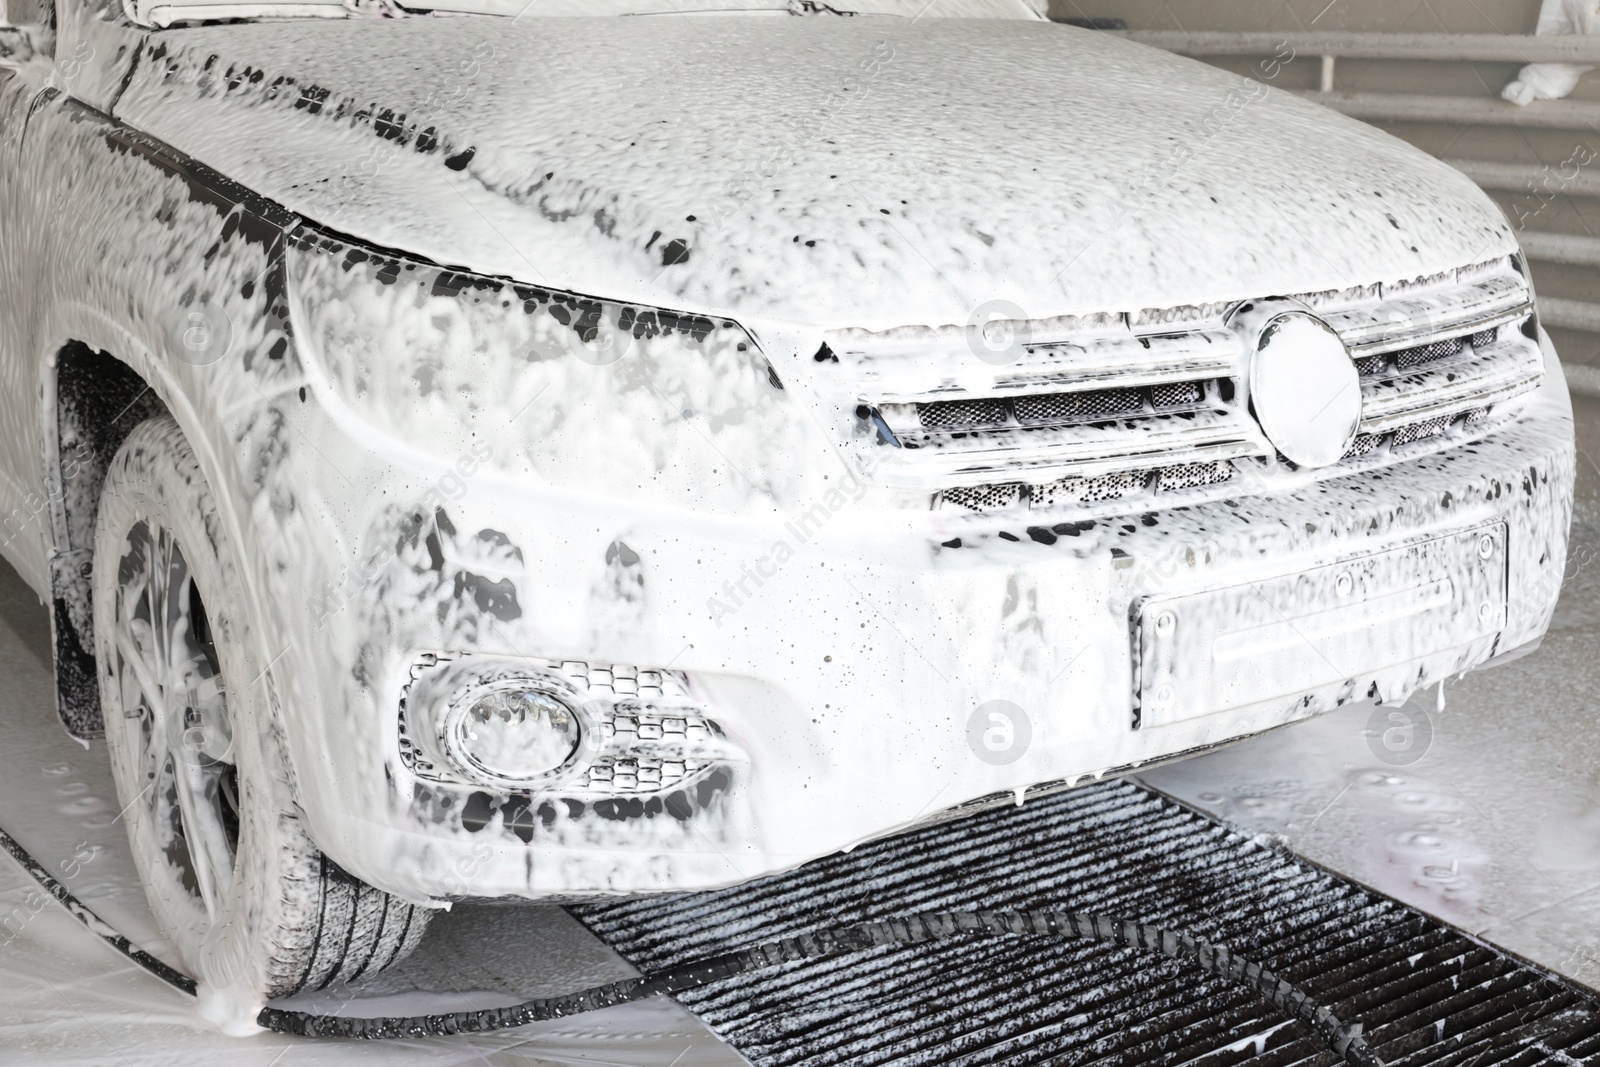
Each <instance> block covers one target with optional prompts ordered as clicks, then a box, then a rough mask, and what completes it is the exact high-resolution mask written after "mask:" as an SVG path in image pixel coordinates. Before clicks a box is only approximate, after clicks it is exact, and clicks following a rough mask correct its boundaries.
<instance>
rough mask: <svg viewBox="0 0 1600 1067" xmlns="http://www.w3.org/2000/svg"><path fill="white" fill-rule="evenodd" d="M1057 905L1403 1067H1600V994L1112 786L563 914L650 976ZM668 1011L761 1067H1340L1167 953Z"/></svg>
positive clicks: (854, 969)
mask: <svg viewBox="0 0 1600 1067" xmlns="http://www.w3.org/2000/svg"><path fill="white" fill-rule="evenodd" d="M1046 906H1060V907H1070V908H1073V909H1078V910H1082V911H1089V912H1098V913H1101V914H1106V915H1112V916H1117V917H1121V918H1127V919H1133V920H1136V921H1140V922H1149V923H1155V924H1159V925H1162V926H1168V927H1174V928H1181V929H1184V930H1186V931H1188V932H1190V933H1192V934H1194V935H1196V936H1199V937H1203V938H1206V939H1208V940H1211V941H1214V942H1217V943H1220V944H1225V945H1227V946H1229V947H1230V948H1232V949H1233V950H1234V951H1236V952H1238V953H1240V954H1242V955H1246V956H1248V957H1249V958H1250V959H1252V960H1254V961H1255V962H1258V963H1261V964H1263V965H1264V966H1267V967H1269V968H1271V969H1273V970H1275V971H1277V972H1278V973H1279V974H1280V975H1282V976H1283V977H1284V978H1286V979H1288V980H1290V981H1292V982H1295V983H1297V984H1298V985H1299V986H1301V988H1303V989H1305V990H1306V991H1307V992H1309V993H1311V994H1312V995H1313V996H1314V997H1315V998H1317V1000H1318V1002H1320V1003H1322V1004H1325V1005H1327V1006H1328V1007H1331V1008H1332V1009H1333V1010H1334V1011H1335V1012H1336V1013H1337V1014H1338V1015H1339V1017H1340V1018H1342V1019H1349V1020H1351V1021H1359V1022H1362V1023H1364V1024H1365V1027H1366V1033H1365V1036H1366V1039H1367V1042H1368V1044H1369V1046H1370V1047H1371V1048H1372V1049H1373V1051H1375V1052H1376V1053H1377V1054H1378V1055H1379V1056H1380V1057H1382V1058H1383V1060H1384V1062H1385V1063H1386V1064H1389V1065H1390V1067H1400V1065H1420V1064H1438V1065H1459V1067H1489V1065H1491V1064H1497V1065H1501V1064H1515V1065H1518V1067H1524V1065H1532V1064H1546V1063H1548V1064H1569V1065H1570V1064H1591V1063H1593V1064H1600V998H1597V997H1596V996H1595V995H1594V994H1592V993H1590V992H1589V991H1587V990H1584V989H1583V988H1582V987H1580V986H1577V985H1575V984H1573V983H1570V982H1568V981H1566V980H1564V979H1561V978H1559V977H1556V976H1553V975H1551V974H1549V973H1548V972H1545V971H1542V970H1539V969H1537V968H1535V967H1532V966H1531V965H1528V964H1526V963H1523V962H1521V961H1519V960H1517V959H1514V958H1512V957H1509V956H1507V955H1506V954H1504V953H1503V952H1500V951H1499V950H1497V949H1494V948H1492V947H1490V946H1488V945H1485V944H1483V943H1482V942H1479V941H1476V940H1474V939H1472V938H1470V937H1468V936H1467V935H1465V934H1462V933H1460V932H1458V931H1456V930H1454V929H1451V928H1449V927H1446V926H1443V925H1441V924H1439V923H1438V922H1436V921H1434V920H1432V919H1430V918H1428V917H1426V916H1424V915H1422V914H1421V913H1420V912H1418V911H1416V910H1415V909H1413V908H1410V907H1408V906H1406V905H1403V904H1400V903H1398V902H1396V901H1393V900H1391V899H1389V898H1387V897H1384V896H1381V895H1379V894H1377V893H1375V892H1373V891H1372V890H1369V889H1367V888H1365V887H1363V886H1360V885H1357V884H1355V883H1352V882H1348V881H1345V880H1343V879H1341V878H1339V877H1337V876H1335V875H1332V874H1330V873H1328V872H1326V871H1324V870H1322V869H1320V868H1318V867H1314V866H1312V865H1310V864H1308V863H1306V862H1304V861H1301V860H1298V859H1296V858H1295V857H1293V856H1290V855H1286V854H1284V853H1281V852H1279V851H1277V850H1275V849H1273V848H1270V847H1266V846H1264V845H1262V844H1258V843H1256V842H1254V841H1252V840H1251V839H1248V838H1246V837H1244V836H1243V835H1241V834H1239V833H1238V832H1236V831H1234V830H1232V829H1230V828H1228V827H1227V826H1224V825H1222V824H1220V823H1218V822H1215V821H1214V820H1212V819H1211V818H1209V817H1207V816H1205V815H1202V814H1200V813H1197V812H1195V811H1192V810H1190V809H1189V808H1187V807H1184V806H1182V805H1180V804H1178V803H1176V802H1174V801H1172V800H1170V799H1168V798H1166V797H1164V796H1162V795H1160V794H1158V793H1155V792H1152V791H1150V790H1148V789H1146V788H1144V787H1142V786H1139V785H1137V784H1134V783H1132V782H1126V781H1114V782H1106V783H1102V784H1098V785H1094V786H1090V787H1086V788H1083V789H1079V790H1074V791H1070V792H1066V793H1061V794H1058V795H1056V796H1053V797H1045V798H1040V799H1034V800H1030V801H1028V803H1027V804H1026V805H1024V806H1023V807H1020V808H1019V807H1014V806H1006V807H1003V808H995V809H991V810H988V811H983V812H979V813H977V814H974V815H969V816H966V817H964V818H961V819H959V820H955V821H950V822H945V823H942V824H938V825H934V826H929V827H924V828H922V829H918V830H915V831H913V832H910V833H907V834H904V835H901V836H899V837H895V838H892V839H889V840H884V841H878V842H874V843H872V844H868V845H863V846H861V847H859V848H857V849H855V850H854V851H853V852H850V853H848V854H839V855H834V856H830V857H828V858H826V859H822V860H818V861H816V862H814V863H811V864H808V865H806V866H805V867H802V868H800V869H799V870H796V871H792V872H790V873H788V874H783V875H777V876H775V877H771V878H765V879H762V880H760V881H757V882H753V883H749V884H746V885H743V886H738V887H735V888H732V889H727V890H721V891H718V892H712V893H698V894H692V895H686V896H678V897H669V898H655V899H643V900H633V901H626V902H620V903H611V904H592V905H585V906H582V907H577V908H574V909H573V911H574V913H575V914H576V915H577V916H578V917H579V918H580V919H581V920H582V921H583V922H584V923H586V924H587V925H588V926H589V927H590V928H591V929H592V930H594V931H595V933H596V934H598V935H599V936H600V937H602V938H603V939H605V940H606V941H608V942H609V943H610V944H612V945H613V946H614V947H615V948H616V949H617V950H618V951H619V952H621V953H622V955H623V956H625V957H626V958H627V959H628V960H629V961H630V962H632V963H633V964H634V965H636V966H638V967H639V968H641V969H642V970H647V971H649V970H655V969H658V968H661V967H665V966H668V965H670V964H673V963H679V962H683V961H686V960H689V959H693V958H695V957H697V956H704V955H708V954H711V953H713V952H716V951H719V950H722V949H726V948H735V947H739V946H744V945H749V944H753V943H755V942H758V941H762V940H765V939H768V938H773V937H779V936H786V935H792V934H797V933H802V932H805V931H807V930H814V929H818V928H821V927H828V926H834V925H838V924H840V923H849V922H860V921H865V920H873V919H884V918H888V917H891V916H895V915H903V914H906V913H909V912H915V911H929V910H938V909H947V908H948V909H957V908H971V907H986V908H1004V907H1046ZM679 999H680V1001H681V1002H682V1003H683V1004H684V1005H685V1006H686V1007H687V1008H689V1009H690V1010H691V1011H693V1012H694V1013H695V1014H696V1015H698V1016H700V1017H701V1018H702V1019H703V1020H704V1021H705V1022H706V1023H707V1024H708V1025H709V1026H710V1027H711V1028H712V1029H713V1030H715V1031H716V1032H717V1033H718V1034H719V1035H721V1036H722V1037H723V1038H724V1039H725V1040H727V1041H728V1042H729V1043H730V1044H731V1045H732V1046H733V1047H734V1048H736V1049H737V1050H738V1051H739V1052H740V1053H741V1054H742V1055H744V1056H745V1057H746V1058H747V1059H748V1060H749V1061H750V1062H751V1063H752V1064H755V1065H756V1067H801V1065H804V1067H824V1065H830V1067H831V1065H840V1067H843V1065H847V1064H848V1065H850V1067H875V1065H885V1067H887V1065H895V1067H931V1065H935V1064H937V1065H941V1067H943V1065H951V1067H955V1065H961V1067H980V1065H981V1067H991V1065H993V1067H999V1065H1004V1067H1022V1065H1034V1064H1051V1065H1067V1064H1073V1065H1079V1064H1084V1065H1087V1064H1094V1065H1095V1067H1111V1065H1134V1064H1140V1065H1143V1064H1174V1065H1175V1064H1185V1065H1193V1067H1224V1065H1234V1064H1248V1065H1250V1067H1290V1065H1299V1067H1311V1065H1317V1067H1333V1065H1335V1064H1337V1063H1339V1062H1340V1061H1339V1060H1338V1059H1337V1058H1336V1057H1335V1056H1334V1055H1333V1054H1332V1053H1330V1052H1328V1051H1326V1047H1325V1046H1324V1045H1323V1044H1322V1042H1321V1041H1320V1040H1319V1039H1317V1038H1316V1037H1315V1036H1314V1035H1313V1034H1312V1032H1311V1031H1310V1030H1309V1029H1308V1028H1306V1027H1304V1026H1302V1025H1300V1024H1298V1023H1290V1022H1286V1021H1285V1020H1284V1019H1283V1017H1281V1016H1279V1015H1278V1014H1277V1013H1276V1012H1274V1011H1273V1010H1272V1009H1271V1008H1270V1007H1269V1006H1268V1005H1267V1004H1266V1003H1265V1002H1264V1001H1262V1000H1261V999H1260V998H1259V997H1257V996H1256V995H1254V994H1253V993H1251V992H1249V991H1247V990H1244V989H1241V988H1239V987H1237V986H1234V985H1232V984H1230V983H1228V982H1226V981H1223V980H1221V979H1216V978H1212V977H1210V976H1207V975H1204V974H1201V973H1199V972H1196V971H1192V970H1188V969H1185V968H1183V967H1181V966H1179V965H1177V964H1175V963H1173V962H1171V961H1167V960H1164V959H1161V958H1160V957H1154V956H1147V955H1144V954H1138V953H1135V952H1133V951H1131V950H1128V949H1123V948H1115V947H1109V946H1104V945H1097V944H1087V943H1082V942H1073V941H1045V940H1042V939H1022V938H1019V939H1015V940H1012V939H999V940H996V939H980V940H975V941H971V942H958V943H942V944H935V945H927V946H918V947H915V948H904V949H885V950H881V951H877V952H873V953H870V954H865V955H857V956H850V957H844V958H836V959H824V960H814V961H805V962H801V963H796V964H789V965H786V966H785V967H783V968H782V969H779V970H774V971H768V972H764V973H761V974H753V975H742V976H738V977H735V978H731V979H728V980H725V981H721V982H718V983H715V984H713V985H710V986H708V987H706V988H704V989H700V990H696V991H693V992H690V993H685V994H683V995H681V996H680V997H679Z"/></svg>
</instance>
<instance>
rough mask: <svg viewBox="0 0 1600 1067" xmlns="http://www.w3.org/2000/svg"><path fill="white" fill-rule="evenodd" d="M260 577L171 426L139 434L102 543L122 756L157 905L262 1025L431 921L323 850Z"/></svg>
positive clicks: (168, 930)
mask: <svg viewBox="0 0 1600 1067" xmlns="http://www.w3.org/2000/svg"><path fill="white" fill-rule="evenodd" d="M242 576H243V570H242V568H241V567H240V566H239V561H238V560H237V558H235V555H234V552H233V549H232V546H231V544H230V542H229V540H228V538H227V536H226V533H225V531H224V530H223V529H222V524H221V522H220V520H219V517H218V513H217V509H216V504H215V501H214V500H213V498H212V496H211V492H210V490H209V488H208V487H207V485H206V482H205V479H204V477H203V476H202V475H201V473H200V468H199V464H198V463H197V462H196V460H195V457H194V453H193V452H192V451H191V450H190V448H189V445H188V442H187V441H185V440H184V437H183V434H182V433H181V432H180V431H179V429H178V427H177V424H176V423H175V422H173V420H172V419H171V418H167V417H162V418H156V419H151V420H150V421H148V422H145V423H143V424H141V425H140V426H139V427H138V428H137V429H135V430H134V432H133V433H132V434H131V435H129V437H128V439H127V441H126V442H125V443H124V444H123V446H122V448H121V449H120V450H119V451H118V452H117V455H116V458H115V459H114V460H113V461H112V463H111V469H110V471H109V472H108V473H107V475H106V480H105V486H104V489H103V490H102V495H101V500H100V511H99V517H98V524H97V530H96V540H95V568H94V609H95V620H94V621H95V625H94V631H95V649H96V663H97V664H98V667H99V676H100V696H101V705H102V707H103V709H104V712H105V723H106V746H107V748H108V749H109V750H110V755H111V763H112V770H113V773H114V776H115V778H116V784H117V794H118V798H119V800H120V803H121V805H122V806H123V808H124V811H125V814H124V816H123V818H124V820H125V822H126V824H127V829H128V839H129V842H130V843H131V844H132V846H133V854H134V860H135V862H136V864H137V865H138V869H139V874H140V876H141V878H142V880H143V882H144V887H145V893H146V895H147V896H148V898H149V900H150V907H151V910H152V911H153V912H154V913H155V917H156V920H157V921H158V922H159V923H160V925H161V929H162V932H163V933H164V934H165V935H166V936H167V938H168V939H169V940H170V941H171V942H172V943H173V944H174V946H175V947H176V949H177V951H178V953H179V954H180V955H181V957H182V959H183V962H184V964H185V965H186V966H187V968H188V969H189V971H190V973H191V974H194V975H195V977H196V979H197V981H198V982H199V983H200V986H201V994H202V1010H203V1011H205V1013H206V1014H207V1015H208V1016H210V1017H213V1018H214V1019H215V1020H216V1021H218V1022H220V1023H222V1024H224V1025H225V1026H227V1027H229V1028H230V1029H239V1030H249V1029H251V1028H252V1025H253V1024H252V1022H251V1020H253V1018H254V1015H255V1012H256V1010H258V1009H259V1007H260V1006H261V1004H263V1003H264V1002H265V1001H266V1000H268V999H271V998H274V997H281V996H287V995H289V994H292V993H296V992H299V991H301V990H309V989H321V988H324V987H326V986H328V985H330V984H332V983H334V982H341V981H343V982H353V981H356V980H357V979H359V978H361V977H362V976H364V975H370V974H375V973H377V972H378V971H379V970H382V969H383V968H384V967H387V966H388V965H389V964H391V963H394V962H395V961H397V960H399V959H401V958H402V957H404V956H405V955H406V954H407V953H408V952H410V951H411V950H412V949H413V948H414V947H416V944H417V941H418V940H419V939H420V938H421V936H422V932H423V929H424V927H425V926H426V925H427V919H428V916H429V912H428V911H427V909H424V908H419V907H416V906H413V905H410V904H407V903H405V902H404V901H401V900H398V899H396V898H394V897H391V896H389V895H388V894H386V893H383V892H382V891H380V890H377V889H374V888H372V887H371V886H368V885H365V884H363V883H361V882H359V881H357V880H356V879H354V878H352V877H351V876H350V875H348V874H346V873H345V872H344V871H342V870H340V869H339V868H338V867H337V866H335V865H334V864H333V863H332V862H331V861H329V860H328V859H327V858H326V857H324V856H322V855H321V854H320V853H319V852H318V851H317V849H316V847H315V846H314V845H313V844H312V842H311V839H310V837H309V836H308V835H307V833H306V830H305V826H304V822H303V819H302V817H301V815H300V812H299V810H298V809H297V807H296V806H295V803H294V799H293V795H292V792H291V788H290V781H289V774H288V765H287V760H286V756H285V753H284V749H283V741H282V738H281V737H280V736H279V735H278V732H277V727H276V720H275V719H274V717H273V716H272V714H271V707H270V703H269V700H270V697H269V692H270V679H269V677H268V675H267V670H268V669H269V666H270V665H269V664H264V663H260V662H259V660H260V659H261V656H260V654H259V651H258V650H257V649H256V648H255V645H254V642H253V641H252V635H251V629H250V622H249V616H248V613H247V612H246V610H245V605H244V603H243V594H242V592H241V590H242V589H243V582H242V581H241V579H242Z"/></svg>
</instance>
